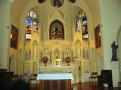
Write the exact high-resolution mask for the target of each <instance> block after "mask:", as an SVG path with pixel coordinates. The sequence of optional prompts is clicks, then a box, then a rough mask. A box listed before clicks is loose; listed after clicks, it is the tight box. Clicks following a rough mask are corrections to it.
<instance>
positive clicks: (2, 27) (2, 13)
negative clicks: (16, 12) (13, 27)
mask: <svg viewBox="0 0 121 90" xmlns="http://www.w3.org/2000/svg"><path fill="white" fill-rule="evenodd" d="M10 7H11V2H9V1H8V0H0V42H1V43H0V68H4V69H7V68H8V67H7V66H8V65H7V63H8V53H9V52H8V50H9V49H8V48H9V46H10V36H9V35H10Z"/></svg>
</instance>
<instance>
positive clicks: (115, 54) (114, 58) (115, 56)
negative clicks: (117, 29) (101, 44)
mask: <svg viewBox="0 0 121 90" xmlns="http://www.w3.org/2000/svg"><path fill="white" fill-rule="evenodd" d="M111 48H112V58H111V61H118V58H117V48H118V45H116V44H115V41H113V43H112V44H111Z"/></svg>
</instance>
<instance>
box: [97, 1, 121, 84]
mask: <svg viewBox="0 0 121 90" xmlns="http://www.w3.org/2000/svg"><path fill="white" fill-rule="evenodd" d="M99 3H100V9H101V23H102V24H101V25H102V28H101V30H102V41H103V42H102V45H103V54H104V67H103V69H112V71H113V81H114V82H113V83H114V86H116V85H117V83H118V80H119V70H118V69H119V68H118V67H117V66H118V63H116V62H111V55H112V53H111V43H112V42H113V41H116V38H117V32H118V29H119V27H120V25H121V11H120V10H121V1H120V0H99ZM112 65H113V66H112Z"/></svg>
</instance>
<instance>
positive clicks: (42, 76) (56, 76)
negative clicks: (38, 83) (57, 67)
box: [37, 73, 73, 80]
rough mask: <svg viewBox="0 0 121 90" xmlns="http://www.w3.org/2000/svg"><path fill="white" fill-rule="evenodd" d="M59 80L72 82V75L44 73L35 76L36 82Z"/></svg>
mask: <svg viewBox="0 0 121 90" xmlns="http://www.w3.org/2000/svg"><path fill="white" fill-rule="evenodd" d="M60 79H71V80H73V75H72V73H45V74H38V75H37V80H60Z"/></svg>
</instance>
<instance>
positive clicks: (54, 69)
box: [38, 66, 79, 83]
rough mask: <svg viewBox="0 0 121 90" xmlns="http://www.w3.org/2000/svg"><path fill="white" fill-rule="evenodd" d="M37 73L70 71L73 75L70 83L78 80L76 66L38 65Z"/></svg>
mask: <svg viewBox="0 0 121 90" xmlns="http://www.w3.org/2000/svg"><path fill="white" fill-rule="evenodd" d="M38 73H43V74H44V73H72V74H73V77H74V80H72V83H75V82H78V81H79V80H78V77H79V76H78V72H77V69H76V66H47V67H45V66H39V67H38Z"/></svg>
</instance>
